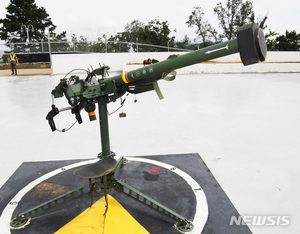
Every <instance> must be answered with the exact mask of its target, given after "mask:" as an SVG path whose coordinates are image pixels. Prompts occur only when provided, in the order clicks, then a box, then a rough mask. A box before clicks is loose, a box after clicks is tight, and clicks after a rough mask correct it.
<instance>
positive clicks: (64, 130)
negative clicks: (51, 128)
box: [56, 120, 78, 132]
mask: <svg viewBox="0 0 300 234" xmlns="http://www.w3.org/2000/svg"><path fill="white" fill-rule="evenodd" d="M77 122H78V121H77V120H76V121H75V123H73V124H72V126H71V127H69V128H68V129H65V128H63V129H62V130H59V129H56V130H57V131H58V132H66V131H69V130H70V129H71V128H73V127H74V125H75V124H76V123H77Z"/></svg>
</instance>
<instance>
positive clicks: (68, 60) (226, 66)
mask: <svg viewBox="0 0 300 234" xmlns="http://www.w3.org/2000/svg"><path fill="white" fill-rule="evenodd" d="M172 54H183V52H156V53H94V54H57V55H56V54H54V55H52V71H53V74H65V73H67V72H69V71H71V70H73V69H76V68H81V69H87V68H90V66H92V67H93V68H94V69H95V68H97V67H99V63H100V64H101V65H103V64H105V65H108V66H110V72H125V71H129V70H133V69H136V68H138V67H140V65H128V63H142V62H143V60H145V59H148V58H150V59H157V60H159V61H162V60H165V59H167V58H168V56H169V55H172ZM214 61H215V62H216V63H209V64H207V63H202V64H196V65H193V66H189V67H185V68H182V69H178V70H177V72H178V74H193V73H240V72H300V52H268V55H267V59H266V61H265V62H264V63H260V64H255V65H250V66H243V65H242V64H241V63H237V62H240V57H239V54H238V53H237V54H233V55H229V56H225V57H222V58H218V59H215V60H214ZM90 69H91V68H90Z"/></svg>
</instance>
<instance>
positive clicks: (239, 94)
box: [0, 73, 300, 234]
mask: <svg viewBox="0 0 300 234" xmlns="http://www.w3.org/2000/svg"><path fill="white" fill-rule="evenodd" d="M61 78H62V76H49V75H48V76H47V75H46V76H2V77H1V78H0V87H1V92H0V98H1V109H0V116H1V118H0V124H1V132H0V150H1V160H2V162H1V164H0V171H1V177H0V184H1V185H3V184H4V183H5V181H7V179H8V178H9V177H10V176H11V175H12V173H13V172H14V171H15V170H16V169H17V168H18V167H19V166H20V165H21V163H23V162H25V161H51V160H69V159H84V158H93V157H96V155H97V154H98V153H99V151H100V145H99V138H100V137H99V135H100V134H99V129H98V127H99V124H98V122H97V121H94V122H89V120H88V115H87V114H86V115H85V113H84V112H82V117H83V121H84V122H83V123H82V124H81V125H78V124H76V125H75V126H74V127H73V128H72V129H71V130H70V131H67V132H65V133H60V132H54V133H53V132H51V130H50V127H49V125H48V123H47V121H46V120H45V116H46V114H47V113H48V112H49V111H50V108H51V104H52V99H51V95H50V93H51V90H52V89H53V88H54V87H55V86H56V85H57V84H58V82H59V79H61ZM159 85H160V88H161V91H162V93H163V94H164V96H165V99H163V100H161V101H160V100H159V99H158V97H157V96H156V94H155V92H149V93H145V94H140V95H137V96H136V98H137V102H136V103H135V102H134V100H135V97H134V96H133V95H130V96H129V97H128V98H127V101H126V102H125V105H124V107H123V111H124V112H126V113H127V117H126V118H122V119H120V118H119V117H118V113H119V112H121V111H122V110H120V111H119V112H117V113H116V114H114V115H111V116H110V117H109V120H110V131H111V132H110V137H111V148H112V150H113V151H114V152H116V154H117V155H119V156H142V155H163V154H181V153H199V154H200V155H201V157H202V159H203V161H204V162H205V163H206V164H207V166H208V168H209V169H210V170H211V171H212V173H213V175H214V176H215V177H216V179H217V181H218V182H219V184H220V185H221V186H222V188H223V189H224V191H225V193H226V194H227V196H228V197H229V199H230V200H231V202H232V203H233V205H234V206H235V207H236V208H237V210H238V211H239V212H240V214H241V215H244V216H246V215H248V216H249V215H250V216H251V215H260V216H266V215H273V216H274V215H275V216H286V215H288V216H291V224H290V225H288V226H278V225H277V226H276V225H275V226H274V225H270V226H266V225H264V226H253V225H250V226H249V227H250V229H251V231H252V232H253V233H255V234H256V233H258V234H266V233H267V234H279V233H280V234H281V233H289V234H290V233H291V234H297V233H300V227H299V225H298V223H300V215H299V213H300V212H299V210H300V202H299V197H300V189H299V178H300V170H299V163H300V157H299V155H300V140H299V139H300V123H299V119H300V95H299V90H300V74H299V73H270V74H257V73H255V74H253V73H249V74H202V75H180V76H178V77H177V78H176V79H175V80H174V81H172V82H166V81H161V82H159ZM55 104H56V105H57V106H58V107H59V108H62V107H65V106H67V105H68V104H67V101H66V100H65V99H64V98H58V99H56V100H55ZM119 104H120V103H119V102H118V101H117V102H116V103H113V104H110V105H109V110H108V111H109V112H113V111H114V110H116V109H117V108H118V107H119ZM74 120H75V117H74V116H73V115H72V114H71V113H67V112H64V113H61V114H59V115H57V116H56V117H55V121H56V124H57V127H58V128H68V127H70V126H71V125H72V124H73V123H74Z"/></svg>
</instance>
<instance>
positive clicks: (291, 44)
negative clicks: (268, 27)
mask: <svg viewBox="0 0 300 234" xmlns="http://www.w3.org/2000/svg"><path fill="white" fill-rule="evenodd" d="M275 41H276V42H275V49H276V50H278V51H299V50H300V33H297V32H296V31H295V30H293V31H290V32H289V31H288V30H286V31H285V35H280V36H278V37H276V40H275Z"/></svg>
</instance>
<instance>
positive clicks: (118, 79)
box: [11, 24, 267, 232]
mask: <svg viewBox="0 0 300 234" xmlns="http://www.w3.org/2000/svg"><path fill="white" fill-rule="evenodd" d="M238 52H239V53H240V57H241V60H242V62H243V64H244V65H245V66H247V65H251V64H255V63H258V62H263V61H265V58H266V55H267V45H266V42H265V37H264V34H263V32H262V30H261V29H260V28H259V27H258V25H257V24H250V25H245V26H243V27H241V28H239V29H238V32H237V39H235V40H230V41H225V42H223V43H220V44H216V45H213V46H210V47H205V48H203V49H200V50H197V51H194V52H190V53H186V54H184V55H181V56H177V55H174V56H170V57H169V58H168V59H166V60H165V61H161V62H158V63H155V64H151V65H148V66H144V67H142V68H139V69H136V70H133V71H129V72H125V73H123V74H122V75H117V76H114V77H111V78H107V77H106V74H107V71H108V69H109V67H108V66H103V67H100V68H97V69H95V70H93V71H92V72H89V73H88V74H87V77H86V78H85V79H79V77H78V76H71V77H69V78H64V79H61V80H60V83H59V84H58V85H57V86H56V87H55V89H54V90H53V91H52V95H53V96H54V98H58V97H63V95H65V97H66V98H67V100H68V102H69V104H70V107H67V108H64V109H60V110H59V109H58V108H56V107H55V105H52V110H51V111H50V112H49V113H48V115H47V117H46V119H47V120H48V121H49V124H50V127H51V129H52V131H55V130H56V126H55V123H54V116H56V115H57V114H58V113H59V112H61V111H65V110H71V112H72V113H73V114H75V116H76V119H77V121H78V122H79V123H82V119H81V115H80V111H81V110H82V109H85V110H86V111H87V112H88V113H89V117H90V120H91V121H93V120H95V119H96V117H95V108H96V106H95V104H98V111H99V121H100V135H101V148H102V152H101V153H100V154H99V155H98V157H99V158H100V160H99V161H98V162H96V163H94V164H90V165H88V166H85V167H82V168H80V169H77V170H76V171H74V174H76V175H78V176H81V177H83V178H88V179H89V185H88V186H89V187H90V190H89V192H87V193H84V192H83V188H84V186H83V187H79V188H78V189H77V190H72V191H70V192H68V193H66V194H63V195H61V196H60V197H57V198H55V199H52V200H51V201H49V202H46V203H43V204H41V205H40V206H38V207H35V208H33V209H31V210H28V211H26V212H23V213H22V214H20V215H18V216H17V217H16V218H14V219H13V220H12V221H11V227H12V228H20V227H22V226H24V225H27V224H28V223H29V220H30V218H31V217H32V216H34V215H36V214H39V213H42V212H45V211H47V210H49V209H52V208H55V207H58V206H61V205H63V204H65V203H68V202H70V201H73V200H75V199H78V198H80V197H83V196H86V195H88V194H90V195H91V200H92V202H91V203H92V204H93V193H94V192H96V191H97V190H100V189H101V188H103V189H104V196H105V198H107V197H106V196H107V189H108V188H114V189H115V190H116V191H117V192H119V193H123V194H125V195H126V196H128V197H130V198H132V199H134V200H135V201H137V202H139V203H142V204H143V205H145V206H147V207H149V208H151V209H153V210H155V211H157V212H158V213H160V214H163V215H165V216H167V217H169V218H170V219H172V220H173V221H175V222H176V227H177V228H178V229H179V230H180V231H181V232H190V231H192V230H193V228H194V226H193V223H192V222H191V221H189V220H187V219H186V218H185V217H183V216H181V215H179V214H177V213H176V212H174V211H172V210H170V209H169V208H167V207H165V206H163V205H162V204H160V203H158V202H157V201H154V200H153V199H151V198H150V197H148V196H147V195H145V194H143V193H141V192H139V191H137V190H136V189H134V188H132V187H131V186H129V185H127V184H126V183H125V182H124V181H122V180H118V179H116V178H115V175H116V174H117V172H118V170H119V169H120V167H121V165H122V164H123V163H125V162H126V159H125V158H123V157H121V158H120V159H119V160H118V161H116V160H115V159H114V156H115V154H114V153H113V152H111V150H110V142H109V129H108V114H107V104H108V103H110V102H114V101H116V100H117V99H118V98H120V97H122V96H123V95H124V94H125V93H127V92H128V93H134V94H137V93H143V92H147V91H150V90H156V92H157V94H158V96H159V97H160V98H162V94H161V92H160V90H159V87H158V84H157V81H158V80H160V79H165V80H174V78H175V76H176V72H175V71H174V70H176V69H179V68H182V67H186V66H190V65H193V64H197V63H200V62H204V61H208V60H212V59H215V58H219V57H223V56H226V55H230V54H234V53H238ZM98 75H99V76H101V78H99V79H98V77H97V76H98ZM85 186H86V185H85ZM75 193H77V194H79V195H78V196H75ZM133 194H135V195H133ZM67 197H71V198H70V199H67ZM60 200H62V201H63V202H60ZM106 200H107V199H106ZM107 209H108V207H107ZM105 214H106V212H105ZM105 214H104V215H105Z"/></svg>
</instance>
